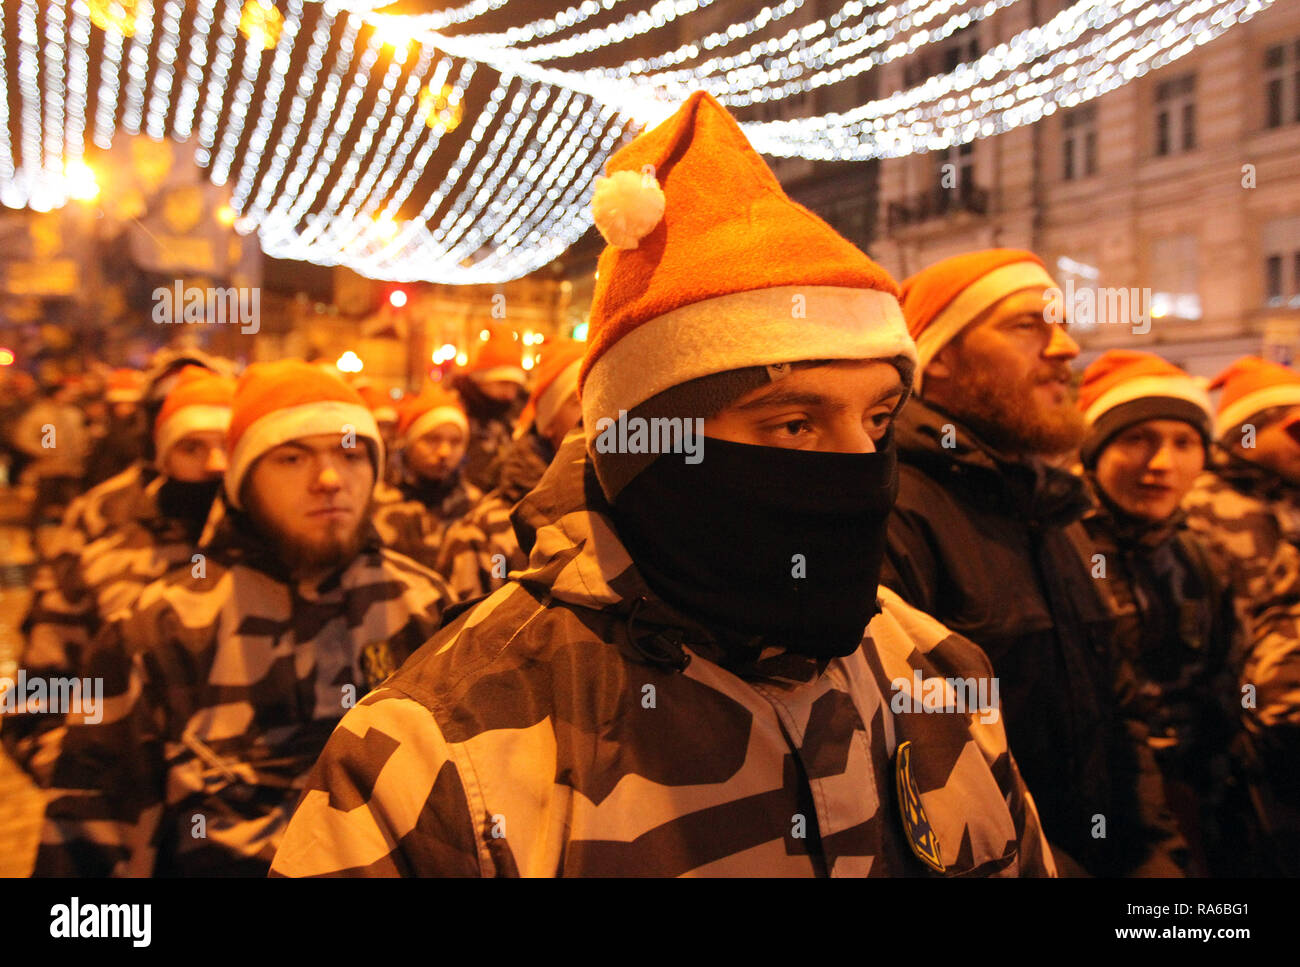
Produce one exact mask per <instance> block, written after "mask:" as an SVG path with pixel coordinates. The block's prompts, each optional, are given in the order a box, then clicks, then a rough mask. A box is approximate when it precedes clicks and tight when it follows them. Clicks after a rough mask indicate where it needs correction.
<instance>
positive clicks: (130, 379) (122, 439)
mask: <svg viewBox="0 0 1300 967" xmlns="http://www.w3.org/2000/svg"><path fill="white" fill-rule="evenodd" d="M144 384H145V377H144V373H142V372H139V371H138V370H134V369H115V370H113V372H112V373H110V374H109V376H108V384H107V386H106V387H105V389H104V404H105V407H106V413H105V419H104V421H103V423H102V424H101V425H99V426H98V427H97V428H96V433H95V442H94V444H93V445H92V446H91V448H90V454H89V455H88V456H87V457H86V473H85V476H84V478H83V482H84V485H85V486H86V487H93V486H95V485H96V484H100V483H103V482H104V481H105V480H107V479H108V478H109V477H115V476H117V475H118V474H119V473H121V472H122V471H123V470H125V469H126V468H127V467H129V466H131V464H133V463H135V462H136V461H137V460H139V459H141V458H142V457H143V456H144V450H145V438H146V437H148V435H149V432H150V430H151V429H152V428H151V427H149V426H147V425H146V424H145V421H144V411H143V409H142V407H141V402H142V400H143V397H144V389H145V385H144Z"/></svg>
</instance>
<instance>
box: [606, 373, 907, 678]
mask: <svg viewBox="0 0 1300 967" xmlns="http://www.w3.org/2000/svg"><path fill="white" fill-rule="evenodd" d="M894 362H895V364H896V365H899V368H900V370H902V371H903V375H904V382H905V384H906V383H907V382H908V377H909V376H910V366H909V365H907V364H906V363H905V362H898V361H894ZM755 369H757V370H758V373H759V374H762V378H761V379H758V378H757V377H756V376H755V378H753V379H750V378H745V377H744V375H743V374H750V375H751V376H752V375H754V370H755ZM765 369H766V368H765V367H754V368H750V369H748V370H741V371H735V372H733V373H724V374H718V376H721V377H727V379H725V380H724V381H722V382H719V381H718V380H717V377H705V381H709V382H706V383H705V384H704V385H705V387H706V388H707V392H705V393H704V394H703V395H702V396H701V395H700V394H698V393H697V394H696V396H697V401H698V400H699V399H707V400H708V401H709V402H708V404H707V405H706V406H703V407H696V408H695V412H696V413H699V412H701V411H702V410H707V411H711V412H708V413H707V415H709V416H711V415H713V414H714V413H717V412H720V411H721V410H722V409H725V408H726V406H727V405H730V403H731V402H733V401H734V400H735V399H737V398H739V397H740V396H741V395H743V394H744V393H745V392H748V391H749V390H750V389H753V388H756V387H757V386H759V385H762V384H763V383H764V382H766V381H767V380H768V379H770V378H774V376H775V378H779V375H776V374H773V373H772V372H771V371H768V372H764V370H765ZM736 374H742V375H741V376H737V375H736ZM693 382H695V383H700V382H701V381H693ZM684 385H689V384H684ZM720 387H724V388H723V389H721V391H719V388H720ZM674 389H680V387H676V388H674ZM670 392H671V391H670ZM728 397H730V398H728ZM677 398H678V399H679V400H680V399H682V398H683V396H682V394H680V393H678V394H677ZM649 402H650V403H651V404H654V403H655V401H654V400H652V401H649ZM661 402H662V401H661ZM900 405H901V404H900ZM664 408H665V407H663V406H662V405H659V406H655V405H651V406H649V407H648V408H643V407H638V408H637V410H635V411H633V412H634V414H641V413H642V412H648V411H654V412H658V411H659V410H661V409H664ZM678 412H681V410H680V409H679V410H678ZM688 412H690V410H688ZM701 456H702V458H701V459H699V461H698V462H696V463H693V464H692V463H688V462H687V461H686V459H685V457H686V455H685V454H680V453H665V454H659V455H657V456H653V457H651V458H650V461H649V463H648V465H647V464H645V463H644V459H645V457H644V455H642V456H641V457H639V458H638V459H636V460H631V459H630V458H631V457H632V455H625V454H606V455H601V456H598V458H597V468H598V470H600V469H603V470H604V471H605V473H604V477H606V478H607V479H613V478H620V479H621V478H623V477H628V478H629V479H627V480H626V482H624V483H623V484H622V486H621V489H618V491H617V493H616V494H615V496H614V499H613V516H614V521H615V526H616V527H617V529H618V533H619V536H620V537H621V538H622V540H623V542H624V544H625V545H626V546H627V549H628V552H629V553H630V554H631V556H632V559H633V561H635V562H636V565H637V569H638V571H640V573H641V574H642V576H643V577H644V578H645V580H646V582H647V583H648V584H649V585H650V587H651V588H652V589H653V590H654V591H655V593H656V594H659V595H660V596H662V597H663V598H664V600H666V601H667V602H668V603H669V604H671V605H673V606H674V607H675V608H677V609H678V610H680V611H682V612H683V613H684V614H687V615H689V616H691V617H693V618H695V619H696V620H698V621H700V622H701V623H702V624H703V625H705V626H706V627H708V628H710V630H713V631H714V632H715V633H718V634H719V636H720V637H721V638H722V639H724V640H733V641H734V640H736V639H737V638H739V639H743V640H747V641H748V642H749V643H750V644H749V647H750V648H759V647H777V648H785V649H788V650H790V651H793V652H797V653H799V654H804V655H809V656H812V657H816V658H831V657H835V656H840V655H848V654H852V653H853V651H855V650H856V649H857V647H858V645H859V644H860V642H861V640H862V635H863V631H864V629H865V627H866V625H867V622H868V621H870V620H871V618H872V616H874V615H875V614H876V613H877V612H878V610H879V609H878V607H877V604H876V589H877V585H878V583H879V576H880V568H881V565H882V563H883V559H884V553H885V536H886V528H887V522H888V519H889V514H890V512H891V511H892V509H893V506H894V499H895V497H896V495H897V492H898V461H897V452H896V447H895V445H894V441H893V432H892V430H891V431H890V432H889V433H887V434H886V435H885V437H884V438H883V440H882V442H881V446H880V448H879V449H878V450H877V451H876V452H874V453H861V454H859V453H823V452H815V451H805V450H790V449H785V448H782V447H766V446H754V445H750V444H743V443H732V442H729V441H724V440H717V439H713V438H709V437H706V438H705V439H704V443H703V450H702V455H701ZM609 457H614V458H615V459H614V460H610V459H608V458H609ZM629 463H630V464H636V465H637V466H636V469H633V470H632V471H631V473H630V474H629V472H628V470H629V467H628V464H629ZM602 464H603V467H602ZM602 484H603V485H604V483H603V482H602ZM608 489H610V488H608V487H607V486H606V490H607V491H608Z"/></svg>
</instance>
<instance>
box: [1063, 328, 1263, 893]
mask: <svg viewBox="0 0 1300 967" xmlns="http://www.w3.org/2000/svg"><path fill="white" fill-rule="evenodd" d="M1079 409H1080V411H1081V412H1082V413H1083V414H1084V419H1085V420H1086V421H1087V424H1088V434H1087V436H1086V437H1085V438H1084V441H1083V445H1082V446H1081V447H1080V449H1079V456H1080V459H1081V461H1082V463H1083V467H1084V472H1085V478H1086V479H1087V481H1088V482H1089V484H1090V486H1091V488H1092V491H1093V493H1094V494H1095V495H1096V497H1097V506H1096V507H1095V508H1094V509H1093V510H1091V511H1089V512H1088V514H1087V515H1086V516H1085V517H1084V526H1085V527H1086V528H1087V530H1088V535H1089V536H1090V537H1091V538H1092V543H1093V546H1094V548H1095V553H1096V554H1097V555H1099V556H1096V557H1094V558H1093V569H1092V574H1093V577H1094V578H1096V580H1097V582H1098V586H1099V587H1100V588H1101V589H1102V590H1103V592H1104V593H1105V594H1106V596H1107V598H1108V600H1109V602H1110V605H1111V610H1112V612H1113V613H1114V614H1115V615H1116V628H1115V638H1114V646H1113V652H1112V660H1113V666H1114V673H1115V680H1114V687H1115V697H1116V702H1117V705H1118V712H1119V714H1120V715H1121V716H1122V717H1123V720H1124V724H1125V726H1126V728H1127V731H1128V734H1129V738H1130V742H1131V745H1130V751H1131V752H1132V758H1131V760H1124V761H1122V762H1121V764H1120V765H1119V766H1118V767H1117V768H1116V770H1115V774H1114V781H1115V787H1116V793H1117V796H1119V797H1124V798H1127V799H1128V802H1129V804H1128V806H1126V807H1124V808H1123V809H1121V811H1120V813H1119V815H1117V816H1116V817H1114V819H1113V821H1112V823H1111V830H1110V835H1111V836H1112V837H1114V838H1115V840H1116V842H1117V843H1122V844H1126V848H1125V850H1124V852H1125V853H1126V855H1127V857H1128V860H1129V863H1130V868H1129V870H1128V873H1129V875H1132V876H1162V875H1164V876H1177V875H1183V874H1185V875H1190V876H1207V875H1232V874H1234V873H1235V874H1241V873H1242V872H1245V871H1246V866H1245V865H1243V862H1242V861H1243V860H1245V859H1247V858H1248V856H1249V855H1250V853H1251V852H1252V850H1251V849H1249V848H1243V847H1244V846H1245V840H1244V839H1243V838H1241V837H1240V836H1239V835H1238V834H1239V830H1240V828H1241V826H1242V823H1241V821H1240V820H1241V816H1242V814H1239V815H1237V816H1235V817H1234V816H1232V815H1230V812H1231V810H1232V809H1234V808H1235V809H1240V807H1241V806H1242V805H1243V803H1242V800H1241V799H1240V797H1237V796H1235V795H1233V794H1234V793H1235V791H1236V788H1235V787H1234V786H1233V785H1232V779H1233V776H1232V768H1231V757H1230V752H1229V748H1230V745H1231V742H1232V739H1233V735H1234V733H1235V730H1236V722H1237V719H1238V718H1239V712H1240V708H1239V703H1238V702H1237V701H1236V699H1237V696H1236V689H1235V680H1234V676H1233V675H1232V673H1231V669H1230V666H1229V655H1230V652H1231V651H1232V648H1233V644H1234V640H1235V639H1236V635H1237V633H1238V626H1237V620H1236V616H1235V614H1234V611H1233V595H1232V587H1231V578H1230V574H1229V569H1228V568H1227V567H1226V566H1225V562H1224V561H1222V560H1219V559H1218V557H1217V555H1216V553H1215V552H1214V549H1213V548H1211V547H1210V546H1208V545H1207V544H1206V543H1205V542H1204V540H1203V539H1202V538H1200V537H1199V536H1198V535H1196V534H1195V533H1194V532H1193V531H1190V530H1189V529H1188V528H1187V525H1186V513H1185V512H1184V511H1183V510H1182V509H1181V508H1180V504H1181V503H1182V500H1183V498H1184V497H1186V496H1187V493H1188V492H1189V491H1190V490H1191V488H1192V485H1193V483H1194V482H1195V481H1196V478H1197V476H1198V475H1199V474H1200V473H1201V470H1202V469H1203V468H1204V466H1205V458H1206V452H1207V448H1208V447H1209V444H1210V439H1211V428H1212V423H1213V412H1214V411H1213V407H1212V406H1211V404H1210V398H1209V395H1208V394H1207V393H1206V391H1205V389H1204V387H1203V385H1202V384H1201V383H1200V382H1198V381H1196V380H1194V379H1193V378H1192V377H1190V376H1188V375H1187V374H1186V373H1184V372H1183V371H1182V370H1181V369H1179V368H1178V367H1177V366H1174V365H1173V364H1171V363H1168V362H1166V361H1165V360H1163V359H1161V358H1160V357H1159V356H1156V355H1153V354H1152V353H1145V352H1136V351H1133V350H1125V349H1112V350H1110V351H1108V352H1106V353H1104V354H1102V355H1101V356H1100V357H1099V358H1098V359H1097V360H1096V361H1095V362H1093V363H1092V365H1090V366H1089V367H1088V368H1087V369H1086V370H1085V371H1084V373H1083V382H1082V385H1081V386H1080V389H1079Z"/></svg>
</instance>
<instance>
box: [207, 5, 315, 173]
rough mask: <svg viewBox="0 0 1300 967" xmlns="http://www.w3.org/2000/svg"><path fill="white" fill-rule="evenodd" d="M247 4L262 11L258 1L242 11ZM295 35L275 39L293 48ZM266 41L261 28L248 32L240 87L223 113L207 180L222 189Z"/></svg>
mask: <svg viewBox="0 0 1300 967" xmlns="http://www.w3.org/2000/svg"><path fill="white" fill-rule="evenodd" d="M250 4H252V5H253V6H254V7H256V9H259V10H260V9H262V8H261V4H259V3H257V0H248V2H247V3H245V5H244V9H248V6H249V5H250ZM241 19H242V15H241ZM241 32H242V30H241ZM295 33H296V31H293V30H285V31H281V32H279V33H278V34H277V36H278V37H279V38H280V39H281V40H287V42H288V46H289V47H291V48H292V46H293V37H294V34H295ZM266 40H267V34H266V33H264V32H263V30H262V29H261V28H260V27H259V28H258V29H255V30H250V31H248V35H247V36H246V37H245V38H244V59H243V62H242V64H241V65H240V69H239V83H238V84H236V85H235V94H234V97H233V99H232V102H231V105H230V107H229V108H228V109H227V113H226V126H225V128H224V130H223V131H222V133H221V143H220V144H219V145H217V154H216V157H215V159H214V160H213V162H212V170H211V173H210V177H211V179H212V183H213V184H214V185H224V184H225V183H226V180H227V178H229V177H230V166H231V165H232V164H233V163H234V160H235V149H236V148H238V147H239V139H240V138H241V137H243V134H244V124H245V122H247V120H248V112H249V109H250V108H251V106H252V103H253V85H254V84H256V83H257V75H258V74H259V73H261V70H262V58H263V56H264V55H265V54H266V49H267V48H266ZM283 87H284V85H283V83H281V84H280V89H281V90H283Z"/></svg>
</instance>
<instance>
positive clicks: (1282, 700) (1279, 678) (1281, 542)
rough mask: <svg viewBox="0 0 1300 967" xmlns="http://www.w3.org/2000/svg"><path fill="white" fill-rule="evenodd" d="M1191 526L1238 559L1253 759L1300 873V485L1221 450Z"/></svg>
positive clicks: (1192, 506)
mask: <svg viewBox="0 0 1300 967" xmlns="http://www.w3.org/2000/svg"><path fill="white" fill-rule="evenodd" d="M1183 506H1184V508H1185V509H1186V510H1187V514H1188V523H1189V525H1190V526H1191V527H1192V528H1193V529H1194V530H1196V531H1197V533H1199V534H1201V535H1203V536H1204V537H1205V538H1206V540H1207V541H1208V542H1209V543H1210V544H1212V545H1213V546H1214V547H1215V548H1216V549H1217V550H1218V551H1220V552H1221V553H1222V554H1224V555H1225V556H1226V557H1227V558H1228V559H1229V560H1230V562H1231V566H1232V577H1233V584H1234V587H1235V589H1236V593H1237V601H1238V606H1239V613H1240V614H1241V615H1242V616H1243V620H1244V621H1245V622H1246V625H1247V642H1246V645H1245V655H1244V658H1243V659H1242V661H1241V675H1240V686H1241V688H1240V690H1239V691H1238V695H1240V696H1241V699H1240V702H1241V705H1242V709H1243V711H1242V715H1243V724H1244V725H1245V728H1246V730H1247V734H1248V736H1249V740H1250V741H1249V749H1248V751H1247V753H1246V754H1247V757H1248V758H1249V759H1251V760H1253V761H1252V768H1253V769H1254V770H1255V772H1256V774H1257V777H1258V778H1260V779H1263V780H1265V781H1264V782H1262V783H1261V784H1260V786H1261V788H1259V789H1258V790H1257V793H1258V794H1259V795H1261V796H1263V797H1264V798H1265V799H1267V800H1269V801H1267V802H1263V801H1261V802H1258V808H1259V811H1260V813H1261V814H1262V816H1263V817H1264V823H1265V826H1266V827H1271V830H1270V835H1271V836H1272V837H1273V839H1274V845H1275V848H1276V849H1278V850H1279V851H1280V853H1281V854H1284V855H1282V856H1280V857H1279V859H1280V861H1281V862H1282V863H1283V864H1284V865H1285V866H1286V867H1287V868H1288V869H1287V871H1288V872H1290V873H1291V874H1292V875H1300V775H1298V774H1297V773H1296V770H1295V761H1296V756H1297V754H1300V488H1297V487H1295V486H1291V485H1288V484H1287V483H1286V482H1285V481H1283V480H1281V479H1280V478H1279V477H1277V476H1276V475H1275V474H1273V473H1272V472H1270V471H1268V470H1266V469H1264V468H1263V467H1260V466H1257V465H1255V464H1251V463H1249V462H1247V461H1244V460H1241V459H1239V458H1235V457H1232V456H1229V455H1228V454H1226V453H1224V452H1222V451H1218V452H1216V453H1215V456H1214V458H1213V461H1212V464H1211V467H1210V469H1209V470H1207V471H1206V472H1205V473H1203V474H1202V475H1201V476H1200V477H1199V478H1198V479H1197V482H1196V486H1195V487H1194V488H1193V489H1192V492H1191V493H1190V494H1188V496H1187V498H1186V500H1185V501H1184V503H1183Z"/></svg>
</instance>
